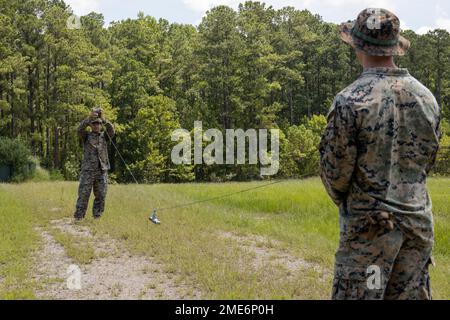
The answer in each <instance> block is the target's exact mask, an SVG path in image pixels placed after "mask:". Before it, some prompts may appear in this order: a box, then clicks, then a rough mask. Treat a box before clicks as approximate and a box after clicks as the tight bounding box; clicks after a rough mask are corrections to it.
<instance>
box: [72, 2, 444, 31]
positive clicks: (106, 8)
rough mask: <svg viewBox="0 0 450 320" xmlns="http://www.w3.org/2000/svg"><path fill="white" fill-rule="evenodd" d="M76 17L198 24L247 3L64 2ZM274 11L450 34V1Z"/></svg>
mask: <svg viewBox="0 0 450 320" xmlns="http://www.w3.org/2000/svg"><path fill="white" fill-rule="evenodd" d="M65 1H66V3H68V4H70V6H71V7H72V9H73V11H74V12H75V14H77V15H84V14H87V13H89V12H91V11H96V12H100V13H103V15H104V16H105V20H106V22H107V23H109V22H111V21H117V20H122V19H126V18H135V17H136V16H137V13H138V12H139V11H143V12H144V13H145V14H147V15H151V16H153V17H155V18H165V19H167V20H169V21H170V22H179V23H190V24H198V23H199V22H200V21H201V19H202V17H203V15H204V14H205V12H206V11H207V10H208V9H210V8H211V7H213V6H216V5H220V4H225V5H229V6H231V7H233V8H237V5H238V4H239V3H240V2H244V0H241V1H239V0H163V1H161V0H159V1H151V0H126V1H124V0H65ZM262 2H265V3H266V4H267V5H271V6H273V7H274V8H281V7H284V6H293V7H295V8H298V9H305V8H306V9H309V10H310V11H311V12H313V13H317V14H320V15H321V16H322V17H323V19H324V20H325V21H329V22H335V23H340V22H343V21H347V20H353V19H355V18H356V16H357V15H358V13H359V12H360V11H361V10H363V9H365V8H367V7H371V8H372V7H373V8H380V7H381V8H386V9H390V10H391V11H393V12H394V13H396V14H397V15H398V16H399V18H400V20H401V22H402V29H412V30H414V31H416V32H418V33H421V34H422V33H426V32H427V31H428V30H430V29H435V28H442V29H447V30H448V31H450V1H448V0H427V1H425V0H391V1H389V0H267V1H262Z"/></svg>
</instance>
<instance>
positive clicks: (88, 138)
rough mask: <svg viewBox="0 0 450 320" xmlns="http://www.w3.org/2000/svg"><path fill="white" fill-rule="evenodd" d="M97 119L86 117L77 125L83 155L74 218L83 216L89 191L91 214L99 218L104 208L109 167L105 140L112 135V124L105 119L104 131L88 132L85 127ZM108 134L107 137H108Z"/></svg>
mask: <svg viewBox="0 0 450 320" xmlns="http://www.w3.org/2000/svg"><path fill="white" fill-rule="evenodd" d="M93 121H98V119H93V118H87V119H85V120H83V121H82V122H81V123H80V125H79V127H78V134H79V136H80V138H81V139H82V141H83V146H84V157H83V162H82V164H81V174H80V185H79V188H78V201H77V205H76V211H75V214H74V216H75V218H76V219H82V218H84V216H85V214H86V210H87V206H88V203H89V197H90V195H91V191H92V190H93V191H94V196H95V200H94V206H93V215H94V217H96V218H99V217H100V216H101V215H102V213H103V211H104V209H105V198H106V191H107V187H108V170H109V169H110V164H109V158H108V148H107V141H108V139H109V138H112V137H113V136H114V127H113V125H112V124H111V123H110V122H109V121H107V120H105V121H104V124H105V127H106V132H107V134H106V133H105V132H100V133H94V132H89V131H87V130H86V128H87V127H88V126H89V125H90V124H91V123H92V122H93ZM108 136H109V137H108Z"/></svg>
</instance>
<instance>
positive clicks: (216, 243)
mask: <svg viewBox="0 0 450 320" xmlns="http://www.w3.org/2000/svg"><path fill="white" fill-rule="evenodd" d="M449 182H450V179H444V178H435V179H430V181H429V188H430V193H431V196H432V199H433V204H434V215H435V225H436V247H435V251H434V252H435V258H436V260H437V266H436V268H432V270H431V275H432V287H433V291H434V297H435V298H437V299H450V241H449V240H450V238H449V237H450V207H449V206H448V204H449V203H450V202H449V200H450V188H449V187H448V186H449V185H450V183H449ZM261 184H262V182H251V183H227V184H179V185H171V184H163V185H139V186H135V185H113V186H110V188H109V193H108V199H107V207H106V212H105V215H104V217H103V218H102V219H101V220H99V221H94V220H93V219H92V218H90V217H89V218H88V219H87V220H86V221H85V222H84V223H83V224H85V225H87V226H89V227H90V229H91V230H92V231H93V232H94V233H99V234H107V235H109V236H111V237H113V238H115V239H119V240H120V241H123V243H124V244H125V245H126V246H127V247H128V248H129V250H130V251H132V252H133V253H135V254H141V255H145V256H148V257H152V258H153V259H155V260H157V261H159V262H161V263H162V265H164V271H166V272H175V273H177V274H178V275H179V276H181V277H182V278H184V279H185V280H186V281H192V285H193V290H196V289H195V288H198V289H200V290H201V292H202V293H203V297H205V298H219V299H222V298H230V299H238V298H243V299H246V298H248V299H251V298H257V299H259V298H265V299H267V298H275V299H296V298H301V299H328V298H329V296H330V287H331V274H326V275H325V276H323V275H322V274H320V273H318V272H316V271H313V270H308V271H299V272H297V273H295V274H292V272H290V271H289V270H288V269H287V268H286V266H284V265H276V264H275V265H272V264H270V263H267V264H265V265H264V266H263V267H262V268H257V269H255V268H254V267H253V266H252V262H253V259H254V258H255V257H254V255H252V254H249V253H248V252H246V251H245V250H244V248H243V246H242V244H240V243H238V242H236V241H233V240H230V239H228V240H227V239H224V238H222V237H221V236H220V235H221V233H223V232H224V231H231V232H233V233H236V234H241V235H248V234H255V235H261V236H264V237H266V238H267V239H273V240H278V241H277V242H276V249H277V250H280V252H281V251H283V250H284V251H283V252H288V253H289V254H290V255H292V256H294V257H297V258H302V259H306V260H308V261H309V262H312V263H316V264H318V265H320V266H321V268H322V269H323V270H328V271H329V272H331V271H332V269H333V260H334V252H335V249H336V247H337V242H338V236H339V229H338V228H339V227H338V213H337V209H336V208H335V207H334V205H333V204H332V202H331V201H330V200H329V199H328V197H327V195H326V193H325V191H324V189H323V187H322V185H321V183H320V180H319V179H316V178H313V179H308V180H304V181H285V182H282V183H280V184H277V185H273V186H270V187H267V188H263V189H257V190H254V191H251V192H248V193H242V194H238V195H234V196H233V197H230V198H226V199H220V200H215V201H213V202H208V203H202V204H197V205H193V206H190V207H183V208H179V209H174V210H167V211H161V212H159V218H160V219H161V220H162V224H161V225H160V226H155V225H152V224H150V223H149V222H148V216H149V215H150V213H151V211H152V209H153V208H161V207H168V206H173V205H175V204H182V203H186V202H189V201H194V200H201V199H206V198H209V197H214V196H218V195H223V194H226V193H229V192H236V191H239V190H243V189H247V188H249V187H252V186H259V185H261ZM5 188H6V189H7V190H8V194H9V195H11V194H15V195H17V199H18V200H20V202H21V203H23V204H25V203H26V204H27V206H28V208H29V209H30V210H32V212H33V214H34V215H35V217H36V221H37V222H38V223H40V224H41V225H43V226H45V225H47V224H48V222H49V221H50V220H52V219H59V218H63V217H70V216H72V214H73V211H74V205H75V201H76V189H77V184H76V183H70V182H56V183H47V182H45V183H27V184H22V185H10V186H7V187H5ZM91 205H92V200H91ZM91 205H90V210H91ZM90 214H91V213H90V212H89V213H88V215H90Z"/></svg>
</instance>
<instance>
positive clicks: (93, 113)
mask: <svg viewBox="0 0 450 320" xmlns="http://www.w3.org/2000/svg"><path fill="white" fill-rule="evenodd" d="M90 117H91V118H98V113H97V112H94V111H91V114H90Z"/></svg>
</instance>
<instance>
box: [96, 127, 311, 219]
mask: <svg viewBox="0 0 450 320" xmlns="http://www.w3.org/2000/svg"><path fill="white" fill-rule="evenodd" d="M105 133H106V135H107V136H108V138H109V141H111V144H112V145H113V146H114V149H116V151H117V153H118V155H119V157H120V159H121V160H122V162H123V164H124V165H125V167H126V168H127V170H128V172H129V173H130V174H131V176H132V177H133V180H134V182H135V183H136V184H139V183H138V181H137V180H136V178H135V177H134V175H133V172H131V170H130V168H129V167H128V165H127V163H126V162H125V159H124V158H123V157H122V154H121V153H120V151H119V149H118V148H117V146H116V144H115V143H114V141H113V140H112V139H111V137H110V136H109V134H108V132H107V130H105ZM311 176H312V175H311V174H305V175H303V176H300V177H299V179H304V178H307V177H311ZM286 181H288V180H278V181H274V182H271V183H267V184H263V185H261V186H256V187H252V188H248V189H244V190H240V191H236V192H232V193H227V194H224V195H220V196H216V197H212V198H208V199H203V200H197V201H192V202H188V203H183V204H179V205H175V206H171V207H165V208H159V209H158V208H155V209H154V212H156V211H158V212H161V211H167V210H172V209H177V208H183V207H188V206H192V205H195V204H199V203H204V202H210V201H214V200H218V199H224V198H229V197H231V196H234V195H237V194H240V193H245V192H249V191H252V190H256V189H261V188H265V187H268V186H272V185H275V184H278V183H282V182H286Z"/></svg>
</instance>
